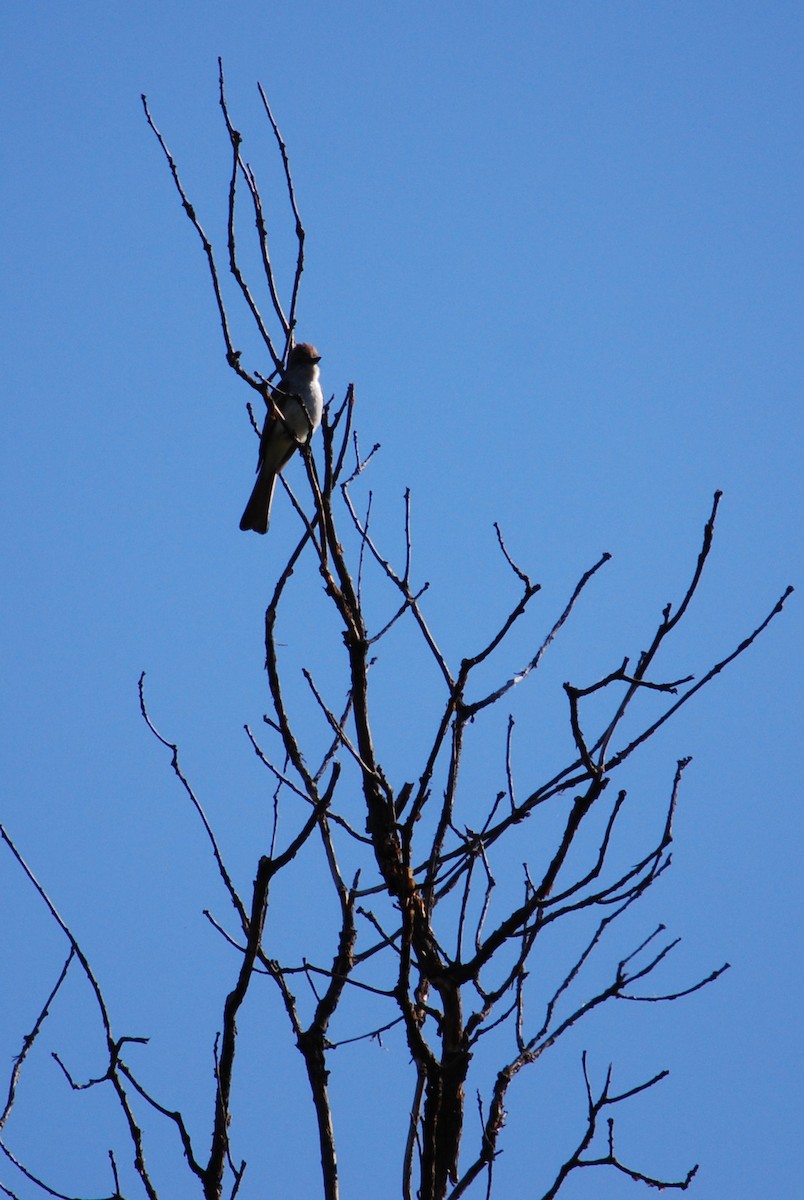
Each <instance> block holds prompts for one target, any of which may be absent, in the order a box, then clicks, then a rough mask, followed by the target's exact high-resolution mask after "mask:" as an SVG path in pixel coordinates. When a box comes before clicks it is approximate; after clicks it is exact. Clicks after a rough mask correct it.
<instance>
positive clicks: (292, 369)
mask: <svg viewBox="0 0 804 1200" xmlns="http://www.w3.org/2000/svg"><path fill="white" fill-rule="evenodd" d="M320 361H321V355H320V354H319V353H318V351H317V350H316V348H315V346H313V345H311V344H310V343H309V342H299V343H298V345H296V346H294V347H293V348H292V349H291V351H290V354H289V355H288V365H287V366H286V367H285V369H284V371H283V372H282V377H281V381H280V383H279V385H278V386H277V387H276V388H274V390H273V393H272V395H273V401H274V404H275V405H276V407H277V408H278V410H279V412H280V413H281V414H282V416H281V418H280V417H278V416H277V415H276V412H274V411H272V410H271V409H270V408H269V410H268V412H267V413H266V416H265V424H264V425H263V427H262V435H261V437H260V452H259V457H258V459H257V482H256V483H255V484H254V490H253V491H252V493H251V495H250V497H249V501H248V504H247V505H246V508H245V511H244V513H243V516H242V517H241V518H240V528H241V529H244V530H245V529H253V530H254V532H255V533H267V532H268V524H269V521H270V518H271V501H272V499H273V495H274V485H275V484H276V477H277V475H278V474H279V472H280V471H281V470H282V468H283V467H284V465H285V463H286V462H287V461H288V459H289V458H290V457H291V456H292V454H293V452H294V450H296V449H297V448H298V445H299V443H300V442H306V441H307V439H308V438H309V437H312V435H313V434H314V433H315V431H316V429H318V426H319V425H320V424H321V412H322V409H323V407H324V393H323V392H322V391H321V383H320V381H319V371H318V364H319V362H320Z"/></svg>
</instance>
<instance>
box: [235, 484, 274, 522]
mask: <svg viewBox="0 0 804 1200" xmlns="http://www.w3.org/2000/svg"><path fill="white" fill-rule="evenodd" d="M275 483H276V472H275V471H265V470H263V471H260V473H259V475H258V476H257V482H256V483H255V484H254V491H253V492H252V493H251V495H250V496H249V499H248V504H247V505H246V508H245V511H244V513H243V515H242V517H241V518H240V528H241V529H253V530H254V532H255V533H267V532H268V524H269V522H270V519H271V501H272V500H273V498H274V484H275Z"/></svg>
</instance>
